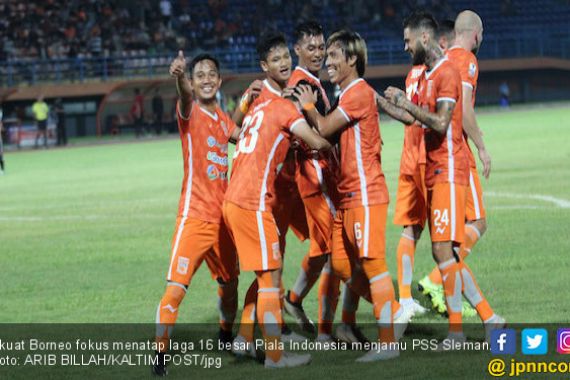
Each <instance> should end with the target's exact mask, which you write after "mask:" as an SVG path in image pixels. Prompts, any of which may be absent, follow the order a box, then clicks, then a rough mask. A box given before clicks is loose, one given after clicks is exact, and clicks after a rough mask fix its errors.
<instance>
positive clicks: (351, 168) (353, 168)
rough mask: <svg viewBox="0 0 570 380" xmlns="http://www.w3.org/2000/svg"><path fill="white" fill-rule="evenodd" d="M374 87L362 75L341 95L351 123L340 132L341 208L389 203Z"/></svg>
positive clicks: (347, 117) (343, 112)
mask: <svg viewBox="0 0 570 380" xmlns="http://www.w3.org/2000/svg"><path fill="white" fill-rule="evenodd" d="M374 94H375V92H374V89H372V87H370V86H369V85H368V83H366V81H365V80H364V79H362V78H359V79H356V80H354V81H353V82H352V83H350V84H349V85H348V86H347V87H346V88H345V89H344V90H343V91H342V92H341V93H340V96H339V102H338V108H337V109H338V110H339V111H341V112H342V114H343V115H344V117H345V118H346V121H347V122H348V124H347V125H346V126H345V127H344V129H343V130H342V132H341V135H340V175H339V179H338V191H339V193H340V194H339V195H340V199H341V200H340V208H341V209H348V208H356V207H361V206H371V205H375V204H381V203H388V201H389V199H388V188H387V187H386V180H385V178H384V173H383V172H382V164H381V159H380V151H381V137H380V120H379V118H378V109H377V108H376V101H375V97H374Z"/></svg>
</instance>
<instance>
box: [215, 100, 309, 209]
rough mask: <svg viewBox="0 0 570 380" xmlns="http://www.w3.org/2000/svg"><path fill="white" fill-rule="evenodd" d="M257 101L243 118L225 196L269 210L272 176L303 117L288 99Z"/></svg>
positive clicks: (246, 205) (272, 200)
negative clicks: (292, 133)
mask: <svg viewBox="0 0 570 380" xmlns="http://www.w3.org/2000/svg"><path fill="white" fill-rule="evenodd" d="M256 103H257V104H256V105H255V106H251V107H250V108H249V111H248V112H247V114H246V116H245V119H244V121H243V126H242V130H241V133H240V137H239V140H238V142H237V144H236V151H235V154H234V161H233V168H232V179H231V181H230V186H229V189H228V191H227V193H226V198H225V199H226V200H227V201H229V202H232V203H235V204H236V205H238V206H239V207H241V208H244V209H247V210H256V211H269V212H271V211H272V207H273V206H274V203H275V199H276V197H275V179H276V177H277V174H278V173H279V171H280V170H281V168H282V166H283V162H284V161H285V157H286V155H287V151H288V150H289V141H290V138H291V132H292V130H293V129H294V128H295V127H296V126H297V125H298V124H299V123H301V122H304V120H305V119H304V118H303V115H302V114H301V113H300V112H299V110H297V108H296V107H295V105H294V104H293V103H292V102H291V101H290V100H287V99H283V98H280V97H276V98H273V99H267V100H266V101H264V102H262V103H259V102H256Z"/></svg>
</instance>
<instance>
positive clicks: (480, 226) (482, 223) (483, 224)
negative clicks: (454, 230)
mask: <svg viewBox="0 0 570 380" xmlns="http://www.w3.org/2000/svg"><path fill="white" fill-rule="evenodd" d="M473 226H474V227H475V228H477V231H479V236H483V234H484V233H485V232H486V231H487V219H485V218H481V219H479V220H476V221H475V223H473Z"/></svg>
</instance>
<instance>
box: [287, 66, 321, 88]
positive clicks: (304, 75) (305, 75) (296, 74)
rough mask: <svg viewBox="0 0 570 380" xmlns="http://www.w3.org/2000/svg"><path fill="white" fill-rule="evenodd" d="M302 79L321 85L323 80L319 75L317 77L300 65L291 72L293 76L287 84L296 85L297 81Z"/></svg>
mask: <svg viewBox="0 0 570 380" xmlns="http://www.w3.org/2000/svg"><path fill="white" fill-rule="evenodd" d="M302 80H304V81H307V82H309V83H310V84H313V85H316V86H320V85H321V81H320V79H319V78H318V77H316V76H315V75H314V74H312V73H311V72H310V71H308V70H307V69H304V68H302V67H300V66H297V67H295V70H293V73H292V74H291V78H289V81H288V83H287V84H288V85H289V86H296V85H297V83H299V82H300V81H302Z"/></svg>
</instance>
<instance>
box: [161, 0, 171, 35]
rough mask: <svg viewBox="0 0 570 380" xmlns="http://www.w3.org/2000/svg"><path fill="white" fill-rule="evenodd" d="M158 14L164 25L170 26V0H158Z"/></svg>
mask: <svg viewBox="0 0 570 380" xmlns="http://www.w3.org/2000/svg"><path fill="white" fill-rule="evenodd" d="M160 14H161V15H162V22H163V23H164V26H167V27H168V28H170V27H171V19H172V4H171V3H170V0H160Z"/></svg>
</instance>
